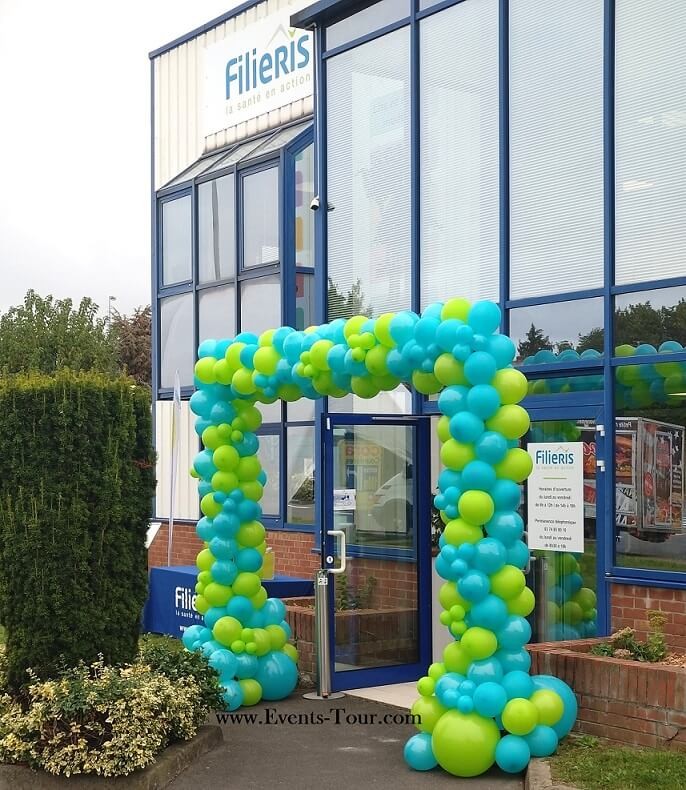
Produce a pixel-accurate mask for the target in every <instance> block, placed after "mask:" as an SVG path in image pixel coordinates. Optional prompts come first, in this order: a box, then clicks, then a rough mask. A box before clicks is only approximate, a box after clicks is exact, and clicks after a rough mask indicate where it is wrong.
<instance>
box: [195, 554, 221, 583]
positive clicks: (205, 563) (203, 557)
mask: <svg viewBox="0 0 686 790" xmlns="http://www.w3.org/2000/svg"><path fill="white" fill-rule="evenodd" d="M215 560H216V557H215V556H214V554H212V552H211V551H210V550H209V549H203V550H202V551H201V552H200V553H199V554H198V556H197V557H196V558H195V564H196V565H197V567H198V570H201V571H207V572H209V570H210V568H211V567H212V566H213V565H214V563H215ZM209 580H210V582H211V581H212V576H211V575H210V576H209Z"/></svg>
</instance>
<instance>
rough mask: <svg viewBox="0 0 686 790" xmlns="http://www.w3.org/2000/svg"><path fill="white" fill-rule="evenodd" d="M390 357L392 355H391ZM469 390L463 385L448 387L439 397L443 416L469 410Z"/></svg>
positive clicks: (439, 406)
mask: <svg viewBox="0 0 686 790" xmlns="http://www.w3.org/2000/svg"><path fill="white" fill-rule="evenodd" d="M389 356H390V355H389ZM468 393H469V390H468V389H467V387H463V386H462V385H461V384H453V385H452V386H450V387H446V388H445V389H444V390H443V391H442V392H441V394H440V395H439V396H438V408H439V410H440V412H441V413H442V414H447V415H448V417H453V416H454V415H455V414H457V413H458V412H460V411H463V410H464V409H466V408H467V394H468Z"/></svg>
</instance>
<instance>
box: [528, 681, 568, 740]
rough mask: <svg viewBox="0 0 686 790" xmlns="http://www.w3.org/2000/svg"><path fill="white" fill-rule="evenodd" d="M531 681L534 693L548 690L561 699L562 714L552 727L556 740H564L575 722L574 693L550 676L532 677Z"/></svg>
mask: <svg viewBox="0 0 686 790" xmlns="http://www.w3.org/2000/svg"><path fill="white" fill-rule="evenodd" d="M531 681H532V683H533V685H534V688H535V689H536V691H538V690H539V689H549V690H550V691H554V692H556V693H557V694H559V695H560V697H562V702H563V704H564V713H563V714H562V718H561V719H560V721H558V722H557V724H554V725H553V729H554V730H555V734H556V735H557V737H558V738H564V737H565V735H567V734H568V733H569V731H570V730H571V729H572V727H573V726H574V722H575V721H576V714H577V710H578V704H577V701H576V697H575V696H574V692H573V691H572V690H571V689H570V688H569V686H568V685H567V684H566V683H565V682H564V681H563V680H560V679H559V678H555V677H553V676H552V675H534V676H533V677H532V678H531Z"/></svg>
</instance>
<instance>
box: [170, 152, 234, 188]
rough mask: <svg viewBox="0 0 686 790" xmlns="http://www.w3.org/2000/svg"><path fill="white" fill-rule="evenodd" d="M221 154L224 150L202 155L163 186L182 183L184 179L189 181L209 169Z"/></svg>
mask: <svg viewBox="0 0 686 790" xmlns="http://www.w3.org/2000/svg"><path fill="white" fill-rule="evenodd" d="M223 156H226V151H220V152H219V153H216V154H212V155H211V156H204V157H203V158H202V159H198V161H197V162H194V163H193V164H192V165H191V166H190V167H189V168H187V169H186V170H184V171H183V173H181V175H178V176H176V178H175V179H173V180H172V181H170V182H169V183H168V184H165V186H168V187H171V186H174V184H183V182H184V181H190V180H191V179H192V178H195V176H199V175H201V174H202V173H204V172H205V170H209V169H210V167H212V165H213V164H214V163H215V162H218V161H219V160H220V159H221V158H222V157H223Z"/></svg>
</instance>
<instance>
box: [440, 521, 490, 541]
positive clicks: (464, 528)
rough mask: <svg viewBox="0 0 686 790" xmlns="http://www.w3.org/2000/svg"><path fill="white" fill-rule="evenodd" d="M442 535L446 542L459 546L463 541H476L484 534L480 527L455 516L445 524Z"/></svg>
mask: <svg viewBox="0 0 686 790" xmlns="http://www.w3.org/2000/svg"><path fill="white" fill-rule="evenodd" d="M443 535H444V537H445V540H446V542H447V543H450V544H452V545H453V546H461V545H462V544H463V543H476V542H477V541H479V540H481V538H483V536H484V532H483V530H482V529H481V527H479V526H476V525H474V524H469V523H468V522H466V521H464V520H463V519H461V518H455V519H453V520H452V521H449V522H448V523H447V524H446V525H445V530H444V531H443Z"/></svg>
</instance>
